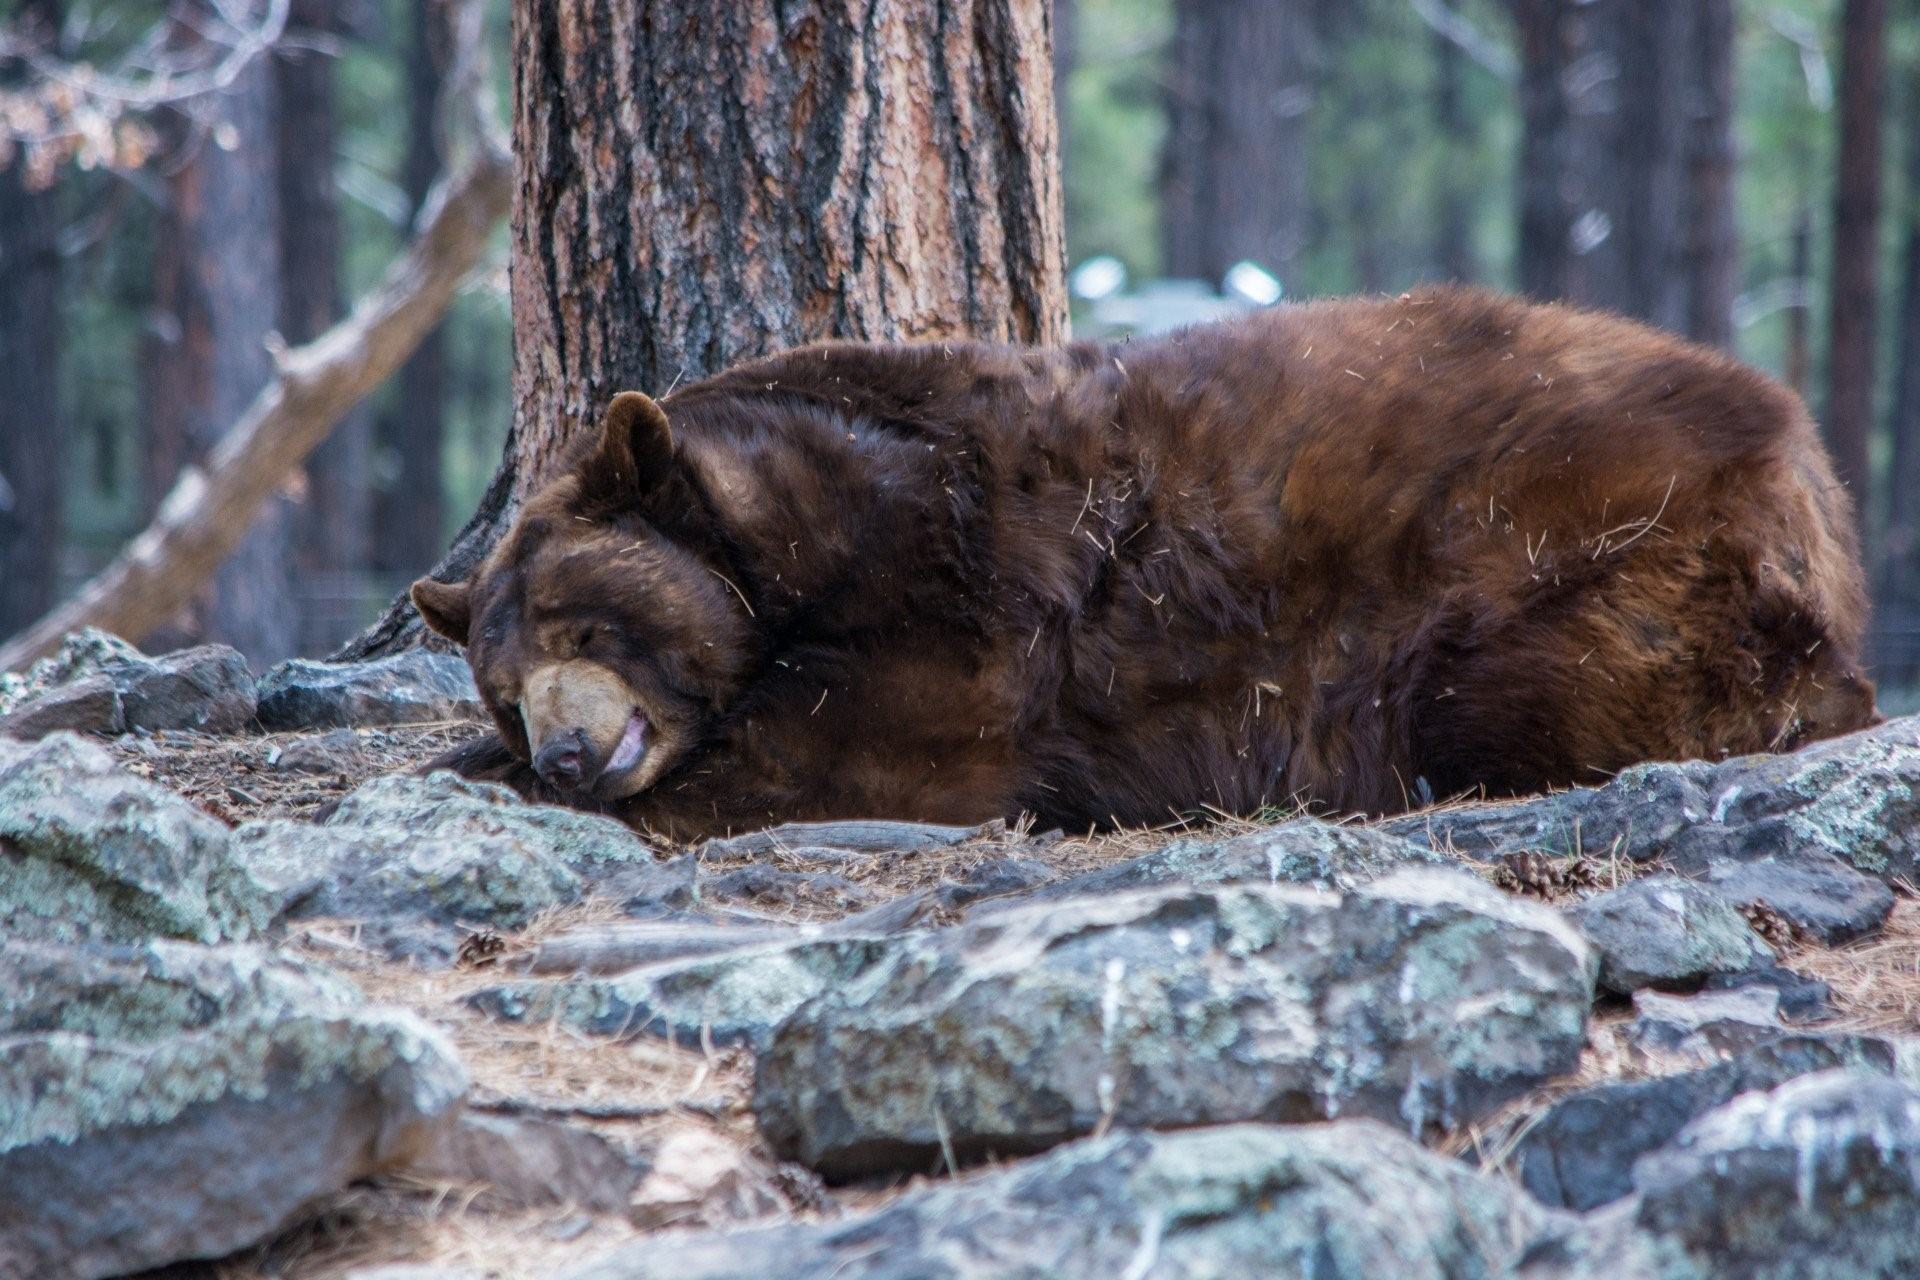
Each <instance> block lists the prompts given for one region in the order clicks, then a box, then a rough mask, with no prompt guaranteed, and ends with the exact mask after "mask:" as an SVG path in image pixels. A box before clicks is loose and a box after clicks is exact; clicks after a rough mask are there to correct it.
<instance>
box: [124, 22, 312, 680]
mask: <svg viewBox="0 0 1920 1280" xmlns="http://www.w3.org/2000/svg"><path fill="white" fill-rule="evenodd" d="M207 16H208V15H207V14H206V13H205V12H202V11H197V10H192V9H180V10H176V12H175V14H174V16H173V17H172V18H171V19H170V20H169V22H170V28H171V29H170V32H169V39H170V40H171V41H172V42H174V43H175V44H176V45H177V46H188V45H191V44H192V43H193V42H195V41H198V40H200V39H201V38H202V37H201V36H200V35H199V34H198V33H199V28H200V26H201V25H202V24H203V23H204V22H205V21H206V20H207ZM201 105H202V106H203V107H204V108H205V110H206V116H207V119H208V122H209V123H208V127H206V128H205V129H201V128H198V127H194V126H192V125H191V124H190V123H189V122H188V121H186V120H185V119H184V118H178V119H175V120H174V121H173V132H174V133H175V135H176V137H177V139H178V140H179V141H180V144H181V145H182V146H184V147H185V148H187V151H186V154H185V158H184V159H183V160H182V161H180V162H178V163H177V167H176V168H175V169H174V170H173V172H172V174H171V176H169V177H168V179H167V183H166V201H165V207H164V209H163V210H162V213H161V216H160V225H159V227H158V228H157V232H156V238H155V251H154V257H155V263H154V266H155V279H154V309H155V315H154V317H153V320H152V322H151V323H150V324H149V326H148V339H147V342H146V352H145V359H144V360H143V362H142V363H143V367H144V371H145V375H146V376H145V381H146V386H145V388H144V396H143V399H144V403H145V406H146V410H147V414H148V418H147V430H148V455H147V463H148V470H147V486H148V487H147V493H148V498H149V502H150V505H151V506H152V507H154V508H157V507H158V506H159V502H160V498H161V497H162V496H163V495H164V494H165V493H166V492H167V490H168V489H169V488H170V487H171V486H172V484H173V482H174V480H175V478H176V477H177V476H178V474H179V473H180V471H181V470H182V469H184V468H185V467H188V466H199V465H200V464H201V463H202V462H203V461H204V460H205V457H206V454H207V452H208V451H209V450H210V449H212V447H213V446H214V444H215V443H216V442H217V441H218V440H219V438H220V436H221V435H222V434H223V433H224V432H225V431H226V429H227V427H228V426H229V425H231V424H232V423H233V421H234V420H235V419H236V418H238V417H239V416H240V414H241V412H242V411H243V410H244V409H245V408H246V407H247V405H248V403H249V402H250V401H251V400H252V399H253V397H254V394H255V392H257V391H258V390H259V389H260V386H261V384H262V383H264V382H266V381H267V380H268V378H269V376H270V375H271V373H272V363H271V361H270V359H269V357H268V354H267V348H266V339H267V335H268V334H270V333H272V332H273V331H274V330H275V327H276V326H277V325H278V323H279V313H280V273H279V261H278V254H277V252H276V250H275V245H276V244H277V243H278V241H277V235H278V231H279V226H278V204H279V201H278V199H277V191H278V188H277V184H276V181H275V179H276V172H275V170H276V166H275V163H274V154H275V146H274V129H273V81H272V75H271V70H270V68H269V67H268V66H267V65H266V60H264V59H256V60H254V61H253V62H250V63H248V64H247V66H246V67H245V68H244V69H242V70H241V71H240V72H239V74H238V76H237V77H236V78H235V79H234V80H233V82H232V84H231V85H230V86H229V87H228V88H227V89H226V90H224V91H222V92H220V93H218V94H216V95H210V96H209V98H208V99H207V100H206V101H205V102H203V103H202V104H201ZM288 505H289V504H288V503H287V502H286V501H285V499H283V498H276V499H274V500H272V501H271V502H269V504H268V509H267V510H266V511H264V512H263V513H262V514H261V517H260V519H259V520H258V522H257V523H256V524H255V525H254V527H253V529H252V530H251V531H250V532H249V533H248V534H247V536H246V538H245V539H244V540H242V542H241V543H240V545H239V546H238V547H237V548H236V549H235V551H234V552H233V554H232V555H231V556H230V557H228V559H227V562H226V563H225V564H223V565H222V566H221V567H220V569H219V571H218V573H216V574H215V575H214V581H213V586H212V596H211V599H210V600H209V601H207V602H205V604H204V607H203V608H202V609H201V610H200V616H199V617H198V618H196V619H195V620H194V621H193V622H192V623H190V624H189V626H188V628H187V632H186V635H185V636H180V637H175V636H169V637H168V639H169V640H172V639H176V638H187V637H188V636H192V637H204V638H207V639H212V640H221V641H225V642H226V643H228V644H231V645H233V646H234V647H235V648H237V649H239V650H240V651H241V652H243V653H245V654H246V655H247V657H248V658H249V659H251V660H253V661H254V662H256V663H268V662H274V661H277V660H279V659H281V658H284V657H287V656H288V655H290V654H291V653H292V652H293V650H294V645H295V639H296V636H297V634H298V632H297V628H296V617H295V608H294V601H293V593H292V587H291V582H290V577H289V573H288V537H287V527H288V522H289V511H288Z"/></svg>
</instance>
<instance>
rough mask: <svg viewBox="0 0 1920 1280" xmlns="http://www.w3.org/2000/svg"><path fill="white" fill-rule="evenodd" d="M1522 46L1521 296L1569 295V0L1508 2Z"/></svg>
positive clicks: (1572, 32)
mask: <svg viewBox="0 0 1920 1280" xmlns="http://www.w3.org/2000/svg"><path fill="white" fill-rule="evenodd" d="M1511 5H1512V10H1513V18H1514V24H1515V27H1516V28H1517V31H1518V36H1519V47H1520V169H1519V188H1520V189H1519V200H1520V217H1519V223H1520V243H1519V247H1518V250H1517V258H1518V261H1517V263H1516V267H1517V270H1516V272H1515V274H1516V276H1517V277H1518V279H1519V284H1520V289H1521V291H1522V292H1523V293H1526V294H1529V295H1530V296H1532V297H1535V298H1539V299H1542V300H1551V299H1554V298H1564V297H1567V296H1568V295H1569V294H1571V293H1572V292H1573V284H1574V261H1573V223H1574V217H1575V211H1574V203H1573V195H1572V189H1571V182H1572V174H1571V166H1572V160H1573V150H1574V131H1573V113H1572V110H1571V106H1570V103H1569V101H1568V93H1567V83H1566V82H1567V74H1568V71H1569V69H1570V68H1571V66H1572V64H1573V60H1574V52H1575V50H1574V41H1575V24H1574V15H1573V11H1572V5H1571V3H1570V2H1569V0H1511Z"/></svg>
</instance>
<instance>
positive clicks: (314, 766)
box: [267, 729, 367, 773]
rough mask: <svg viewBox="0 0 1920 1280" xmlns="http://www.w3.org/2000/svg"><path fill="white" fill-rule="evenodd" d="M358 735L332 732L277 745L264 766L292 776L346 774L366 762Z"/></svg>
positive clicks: (342, 730) (353, 732)
mask: <svg viewBox="0 0 1920 1280" xmlns="http://www.w3.org/2000/svg"><path fill="white" fill-rule="evenodd" d="M366 758H367V753H366V752H365V751H364V750H363V749H362V748H361V746H360V735H359V733H357V732H356V731H354V730H352V729H335V730H334V731H333V732H332V733H323V734H321V735H320V736H319V737H317V738H295V739H294V740H293V741H291V742H289V743H287V744H286V745H285V746H276V747H274V748H273V749H272V751H271V752H270V753H269V754H268V757H267V763H268V764H269V765H270V766H271V767H273V768H275V769H281V770H285V771H289V772H293V773H346V772H348V771H350V770H353V769H356V768H358V767H359V766H360V765H362V764H364V763H365V762H366Z"/></svg>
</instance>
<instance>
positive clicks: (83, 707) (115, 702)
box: [0, 675, 127, 740]
mask: <svg viewBox="0 0 1920 1280" xmlns="http://www.w3.org/2000/svg"><path fill="white" fill-rule="evenodd" d="M126 726H127V720H126V713H125V711H124V710H123V709H122V708H121V706H120V691H119V690H118V689H116V688H114V687H113V681H112V680H109V679H108V678H107V677H106V676H103V675H91V676H84V677H82V678H81V679H79V680H75V681H73V682H72V683H70V684H63V685H59V686H57V687H56V688H53V689H49V690H48V691H47V692H45V693H42V694H38V695H35V696H34V697H31V698H27V699H25V700H23V701H21V702H19V703H16V704H15V705H14V709H13V710H12V711H11V712H10V713H8V714H7V715H6V716H5V717H0V737H8V738H23V739H27V740H32V739H35V738H44V737H46V736H47V735H48V734H50V733H61V732H66V733H120V732H121V731H123V730H124V729H125V728H126Z"/></svg>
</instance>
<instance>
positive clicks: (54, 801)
mask: <svg viewBox="0 0 1920 1280" xmlns="http://www.w3.org/2000/svg"><path fill="white" fill-rule="evenodd" d="M273 909H274V903H273V896H272V895H271V894H270V893H269V891H268V890H267V889H266V888H264V887H263V886H262V885H261V884H260V883H259V882H257V881H256V880H255V879H254V878H253V877H252V876H251V875H249V874H248V872H247V870H246V869H245V868H244V867H243V866H241V865H240V864H239V863H238V862H237V861H235V860H234V858H233V856H232V849H231V846H230V841H229V836H228V832H227V829H226V828H225V827H223V826H221V825H220V824H219V823H218V822H216V821H214V820H213V819H212V818H210V817H208V816H207V815H206V814H204V813H202V812H201V811H200V810H198V809H196V808H194V807H193V806H192V805H190V804H188V803H187V802H186V801H185V800H182V799H181V798H180V797H178V796H176V795H174V794H172V793H171V792H168V791H165V790H163V789H161V788H160V787H157V786H155V785H154V784H153V783H151V782H148V781H146V780H144V779H141V778H136V777H134V776H133V775H132V774H129V773H126V772H124V771H123V770H121V769H120V768H118V767H117V766H116V765H115V764H114V763H113V760H112V758H111V757H109V756H108V755H107V753H106V752H105V751H103V750H101V749H100V748H99V747H97V746H95V745H93V744H92V743H89V742H85V741H83V740H81V739H79V738H75V737H73V736H71V735H68V734H55V735H53V736H52V737H49V738H44V739H42V740H41V741H40V742H38V743H36V744H35V745H34V746H32V747H31V748H27V749H24V750H18V751H14V752H9V753H7V754H6V755H5V756H0V929H3V930H4V932H5V934H6V936H8V937H30V938H45V939H51V940H61V941H78V940H100V941H117V942H132V941H138V940H140V939H144V938H148V937H153V936H156V935H158V936H163V937H173V938H187V939H191V940H193V941H196V942H219V941H227V940H237V939H244V938H247V937H250V936H252V935H253V934H254V933H256V932H257V931H258V930H260V929H262V928H264V927H265V926H266V925H267V924H268V922H269V921H270V920H271V919H272V918H273Z"/></svg>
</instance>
